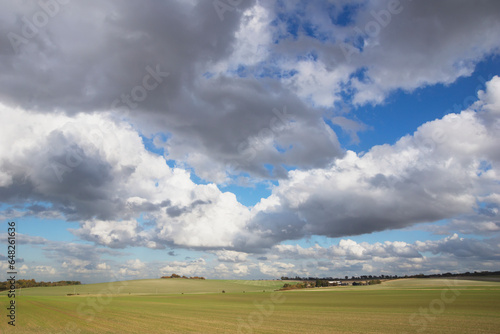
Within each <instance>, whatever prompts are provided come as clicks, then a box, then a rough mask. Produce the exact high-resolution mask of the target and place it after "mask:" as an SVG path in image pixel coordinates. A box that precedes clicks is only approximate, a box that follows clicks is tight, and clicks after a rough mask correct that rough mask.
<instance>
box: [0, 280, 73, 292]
mask: <svg viewBox="0 0 500 334" xmlns="http://www.w3.org/2000/svg"><path fill="white" fill-rule="evenodd" d="M80 284H82V283H81V282H80V281H58V282H43V281H42V282H37V281H35V280H34V279H20V280H17V281H16V289H23V288H36V287H41V286H66V285H80ZM9 288H10V282H8V281H4V282H0V291H4V290H9Z"/></svg>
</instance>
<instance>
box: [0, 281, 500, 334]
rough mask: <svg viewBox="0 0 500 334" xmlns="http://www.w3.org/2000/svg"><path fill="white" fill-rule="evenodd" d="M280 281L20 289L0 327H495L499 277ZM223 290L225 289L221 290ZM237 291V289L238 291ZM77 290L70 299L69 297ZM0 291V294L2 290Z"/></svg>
mask: <svg viewBox="0 0 500 334" xmlns="http://www.w3.org/2000/svg"><path fill="white" fill-rule="evenodd" d="M282 285H283V282H280V281H237V280H205V281H198V280H182V279H166V280H138V281H127V282H113V283H106V284H91V285H81V286H66V287H49V288H31V289H23V290H22V291H21V295H20V296H17V297H16V305H17V309H16V312H17V313H16V315H17V316H16V326H15V328H14V327H12V326H8V325H7V319H8V318H7V319H6V317H5V314H6V307H7V302H8V299H7V298H4V297H2V298H1V308H2V310H4V311H2V318H3V319H2V322H1V323H0V331H1V333H57V334H59V333H82V334H83V333H499V331H500V330H499V328H500V283H498V282H489V281H471V280H444V279H402V280H395V281H387V282H384V283H383V284H380V285H376V286H356V287H351V286H349V287H330V288H316V289H302V290H291V291H286V292H275V291H274V289H276V288H279V287H281V286H282ZM222 290H224V291H225V293H222ZM243 291H244V292H243ZM73 293H77V294H78V295H72V296H68V295H67V294H73ZM3 294H4V295H5V292H4V293H3Z"/></svg>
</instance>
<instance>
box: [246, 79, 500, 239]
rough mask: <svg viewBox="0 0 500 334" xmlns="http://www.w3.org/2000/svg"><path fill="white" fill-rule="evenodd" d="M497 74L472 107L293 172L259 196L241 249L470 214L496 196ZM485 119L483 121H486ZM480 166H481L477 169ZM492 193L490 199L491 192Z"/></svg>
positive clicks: (498, 80) (499, 81)
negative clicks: (266, 194) (395, 138)
mask: <svg viewBox="0 0 500 334" xmlns="http://www.w3.org/2000/svg"><path fill="white" fill-rule="evenodd" d="M499 89H500V78H498V77H495V78H493V79H492V80H491V81H490V83H489V84H488V85H487V90H486V92H481V93H480V96H481V100H480V101H478V102H477V103H476V104H475V105H474V106H472V107H471V108H472V109H468V110H465V111H463V112H462V113H460V114H449V115H446V116H444V117H443V118H442V119H439V120H435V121H431V122H427V123H425V124H423V125H422V126H421V127H419V128H418V129H417V131H416V132H415V133H414V134H413V135H411V136H410V135H407V136H405V137H403V138H401V139H400V140H399V141H398V142H397V143H396V144H394V145H382V146H375V147H373V148H372V149H371V150H370V151H369V152H367V153H366V154H364V155H361V154H360V155H357V154H356V153H354V152H351V151H349V152H347V154H346V156H345V157H344V158H341V159H337V160H336V161H334V162H333V163H332V164H331V166H330V167H329V168H326V169H313V170H308V171H301V170H294V171H290V172H289V178H288V179H287V180H282V181H280V182H279V185H278V186H276V187H275V188H274V189H273V193H272V195H271V196H270V197H269V198H267V199H263V200H261V203H259V204H258V205H257V206H256V207H255V208H254V210H255V211H256V212H257V213H256V214H255V216H254V218H253V221H252V223H251V224H250V225H249V226H250V227H251V229H253V234H254V235H256V236H258V237H257V238H254V239H255V240H252V238H251V237H248V238H246V239H245V241H242V245H243V247H250V245H251V244H252V243H255V246H256V247H262V246H266V245H267V246H270V245H272V244H275V243H278V242H280V241H282V240H289V239H300V238H302V237H304V236H307V235H324V236H328V237H342V236H349V235H357V234H364V233H371V232H375V231H383V230H387V229H399V228H403V227H406V226H410V225H413V224H415V223H422V222H434V221H438V220H441V219H447V218H454V217H458V216H460V215H464V214H471V213H473V212H474V211H475V210H476V209H477V208H478V207H477V201H481V200H483V199H484V201H485V203H487V202H488V201H489V200H488V199H487V198H489V197H484V195H485V194H489V195H493V194H497V193H498V192H499V191H500V189H499V188H498V183H495V182H491V181H493V180H495V179H497V170H498V164H499V162H500V159H499V156H498V153H497V152H499V149H500V148H499V146H498V143H499V142H500V141H499V140H500V137H499V134H500V132H499V131H496V128H497V126H498V125H497V124H499V123H498V122H499V119H498V118H497V117H494V116H493V115H496V109H495V106H496V103H497V101H496V99H495V98H494V97H496V96H497V90H499ZM485 118H490V119H491V121H490V122H488V123H486V122H485V121H484V120H485ZM484 166H488V168H486V169H485V168H484ZM492 198H493V197H492Z"/></svg>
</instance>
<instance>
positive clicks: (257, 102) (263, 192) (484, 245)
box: [0, 0, 500, 283]
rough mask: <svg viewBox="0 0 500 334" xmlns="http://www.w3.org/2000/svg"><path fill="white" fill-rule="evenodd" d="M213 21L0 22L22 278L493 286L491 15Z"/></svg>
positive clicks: (428, 9)
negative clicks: (478, 275) (427, 279)
mask: <svg viewBox="0 0 500 334" xmlns="http://www.w3.org/2000/svg"><path fill="white" fill-rule="evenodd" d="M214 4H215V2H214V3H211V2H210V1H205V2H204V1H191V2H184V1H176V0H172V1H167V2H155V1H147V2H146V3H144V4H143V5H141V6H137V4H135V3H134V2H133V1H123V2H120V3H113V4H102V3H97V2H96V3H95V4H94V5H93V6H84V5H83V4H79V3H71V4H67V5H61V6H59V7H57V10H56V13H52V14H53V15H50V20H47V22H44V24H43V25H42V24H39V26H34V25H33V24H34V23H32V22H33V17H35V16H36V15H43V14H40V13H43V11H44V9H43V8H42V7H40V6H39V5H37V4H36V3H33V4H17V3H16V4H12V5H9V7H8V8H7V9H6V10H5V11H4V12H2V14H0V17H1V19H2V22H5V25H3V26H2V27H1V28H0V29H1V30H2V33H1V34H0V36H2V37H1V38H0V47H1V49H0V52H1V54H2V57H3V58H2V59H3V61H2V65H0V66H1V69H2V73H4V76H3V77H2V78H0V115H1V117H2V120H3V122H2V124H4V128H3V131H2V132H1V134H0V137H1V138H0V199H1V206H0V216H1V217H2V219H1V221H2V226H4V232H1V231H0V234H2V233H3V234H2V235H4V236H5V238H4V243H5V242H6V239H7V238H6V234H5V233H6V231H7V222H8V221H16V223H17V232H18V237H17V238H18V239H17V240H18V245H19V246H18V254H17V256H18V258H19V262H18V270H19V273H20V274H19V275H20V276H22V278H29V279H31V278H35V279H37V280H45V281H47V280H52V281H53V280H63V279H76V280H81V281H82V282H85V283H90V282H104V281H109V280H115V279H139V278H155V277H160V276H162V275H167V274H172V273H177V274H182V275H188V276H195V275H196V276H200V275H201V276H206V277H209V278H242V279H255V278H277V277H280V276H283V275H284V276H296V275H299V276H338V277H344V276H345V275H349V276H352V275H363V274H398V275H405V274H417V273H440V272H462V271H474V270H498V265H499V263H500V257H499V255H498V254H500V249H499V245H500V242H499V241H500V234H499V233H500V232H499V231H500V222H499V218H498V217H499V208H500V182H499V181H500V178H499V175H500V174H499V169H498V168H499V163H500V160H499V156H498V152H499V149H500V147H499V146H498V145H499V144H498V143H499V142H500V141H499V139H500V138H499V136H500V130H499V129H500V107H499V106H500V78H499V77H498V76H499V75H500V57H499V50H500V42H499V41H498V38H496V36H497V31H498V30H499V28H500V27H499V25H500V20H499V18H500V17H499V14H498V13H500V10H499V8H498V6H499V5H498V4H497V3H496V2H495V1H484V2H482V3H481V5H476V4H472V3H461V4H459V5H457V4H456V3H454V2H453V1H451V0H449V1H442V2H440V3H438V4H435V3H423V2H415V1H413V2H412V1H409V0H401V1H368V0H359V1H354V2H349V1H341V0H339V1H333V2H332V1H266V2H264V1H257V0H254V1H244V2H241V3H239V4H234V3H233V4H232V5H230V7H223V8H221V7H217V6H216V5H214ZM231 6H232V7H231ZM228 8H230V10H228ZM37 13H38V14H37ZM47 15H48V14H47ZM186 15H189V17H190V20H185V19H183V18H184V17H185V16H186ZM26 22H29V23H26ZM23 24H24V25H30V24H31V25H33V26H30V27H31V28H33V27H34V28H36V29H33V31H34V32H33V33H32V34H27V33H26V32H27V31H29V28H30V27H28V26H23ZM89 32H91V33H89ZM0 255H2V256H4V255H5V252H1V251H0ZM6 265H7V264H6V263H3V264H1V265H0V266H1V268H0V269H2V270H3V269H6Z"/></svg>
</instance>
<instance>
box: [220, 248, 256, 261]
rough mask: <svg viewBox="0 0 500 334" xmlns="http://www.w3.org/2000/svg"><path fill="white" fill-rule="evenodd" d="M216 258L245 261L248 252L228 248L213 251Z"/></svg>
mask: <svg viewBox="0 0 500 334" xmlns="http://www.w3.org/2000/svg"><path fill="white" fill-rule="evenodd" d="M214 254H215V255H217V259H218V260H219V261H221V262H245V261H246V260H247V257H248V254H247V253H242V252H236V251H230V250H219V251H215V252H214Z"/></svg>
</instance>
